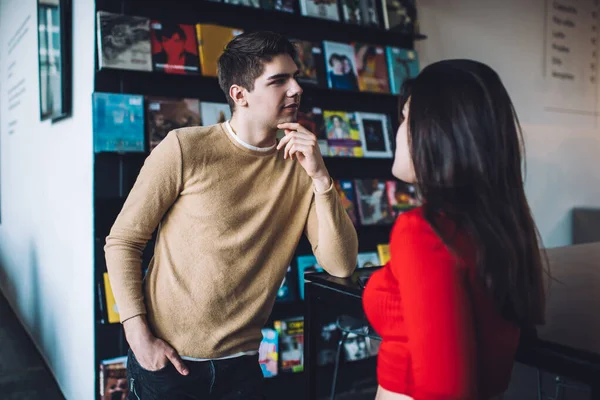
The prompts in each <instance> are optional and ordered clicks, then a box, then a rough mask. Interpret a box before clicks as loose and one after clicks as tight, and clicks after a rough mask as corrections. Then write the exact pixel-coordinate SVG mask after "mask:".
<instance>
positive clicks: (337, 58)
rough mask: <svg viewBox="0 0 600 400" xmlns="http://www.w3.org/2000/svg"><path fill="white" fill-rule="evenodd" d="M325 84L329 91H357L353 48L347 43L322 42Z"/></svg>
mask: <svg viewBox="0 0 600 400" xmlns="http://www.w3.org/2000/svg"><path fill="white" fill-rule="evenodd" d="M323 50H324V52H325V65H326V67H327V84H328V86H329V88H331V89H340V90H358V75H357V71H356V57H355V55H354V47H352V45H350V44H347V43H338V42H331V41H327V40H326V41H324V42H323Z"/></svg>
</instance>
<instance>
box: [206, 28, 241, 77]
mask: <svg viewBox="0 0 600 400" xmlns="http://www.w3.org/2000/svg"><path fill="white" fill-rule="evenodd" d="M241 33H243V30H241V29H237V28H230V27H227V26H219V25H211V24H197V25H196V35H197V39H198V52H199V54H200V68H201V70H202V75H204V76H214V77H216V76H217V61H218V60H219V57H220V56H221V54H223V50H224V49H225V46H227V43H229V42H230V41H231V40H233V38H235V37H236V36H238V35H239V34H241Z"/></svg>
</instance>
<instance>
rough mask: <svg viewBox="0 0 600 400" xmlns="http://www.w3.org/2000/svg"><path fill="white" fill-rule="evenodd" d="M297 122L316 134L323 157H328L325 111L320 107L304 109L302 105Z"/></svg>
mask: <svg viewBox="0 0 600 400" xmlns="http://www.w3.org/2000/svg"><path fill="white" fill-rule="evenodd" d="M296 122H298V123H299V124H300V125H302V126H303V127H305V128H306V129H308V130H309V131H311V132H312V133H314V134H315V136H316V137H317V143H318V145H319V150H320V151H321V155H322V156H324V157H327V156H328V155H329V145H328V143H327V136H326V135H325V120H324V119H323V110H321V109H320V108H319V107H304V106H303V105H302V103H301V104H300V110H298V115H297V117H296Z"/></svg>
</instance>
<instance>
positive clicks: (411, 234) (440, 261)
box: [390, 212, 477, 400]
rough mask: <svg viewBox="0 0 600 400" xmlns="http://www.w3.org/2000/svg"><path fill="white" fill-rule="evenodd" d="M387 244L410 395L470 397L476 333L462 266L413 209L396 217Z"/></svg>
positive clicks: (436, 399) (421, 399)
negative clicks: (400, 313)
mask: <svg viewBox="0 0 600 400" xmlns="http://www.w3.org/2000/svg"><path fill="white" fill-rule="evenodd" d="M390 247H391V248H390V250H391V268H392V273H393V274H394V276H395V278H396V279H397V281H398V283H399V286H400V288H399V289H400V295H401V297H402V304H403V312H404V321H405V324H406V330H407V331H406V332H407V336H408V343H407V346H408V350H409V353H410V357H411V364H412V368H411V369H412V371H413V373H414V376H413V379H414V393H413V394H412V395H413V397H414V399H415V400H441V399H445V400H451V399H462V400H464V399H475V398H476V373H477V372H476V371H477V369H476V353H475V332H474V326H473V312H472V304H471V300H470V296H469V293H468V287H467V285H468V281H467V274H466V270H465V269H464V268H461V267H460V266H459V265H458V263H457V260H456V258H455V257H454V256H453V255H452V253H451V252H450V251H449V250H448V248H447V247H446V246H445V244H444V243H443V242H442V240H441V239H440V238H439V237H438V236H437V234H436V233H435V232H434V231H433V229H432V228H431V227H430V226H429V224H428V223H427V222H426V220H425V219H424V218H423V217H422V216H421V215H420V214H418V213H412V212H411V213H407V214H404V215H402V216H401V217H399V220H398V221H397V226H396V228H395V229H394V232H393V234H392V238H391V246H390Z"/></svg>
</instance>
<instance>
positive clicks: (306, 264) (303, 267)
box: [296, 255, 323, 300]
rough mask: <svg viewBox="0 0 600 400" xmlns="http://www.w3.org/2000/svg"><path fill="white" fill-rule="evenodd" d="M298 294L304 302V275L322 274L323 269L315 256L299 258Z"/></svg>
mask: <svg viewBox="0 0 600 400" xmlns="http://www.w3.org/2000/svg"><path fill="white" fill-rule="evenodd" d="M296 261H297V266H298V294H299V295H300V298H301V299H302V300H304V274H305V273H310V272H321V271H323V268H321V266H320V265H319V264H318V262H317V257H315V256H313V255H306V256H298V258H297V259H296Z"/></svg>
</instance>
